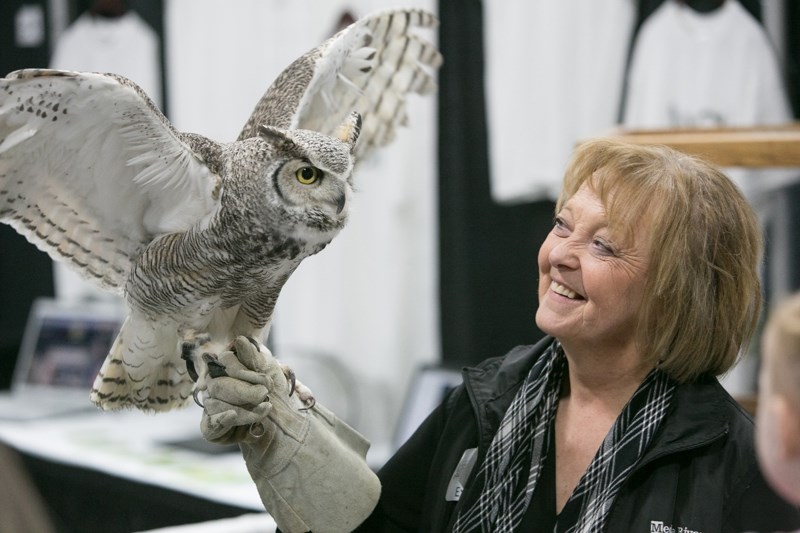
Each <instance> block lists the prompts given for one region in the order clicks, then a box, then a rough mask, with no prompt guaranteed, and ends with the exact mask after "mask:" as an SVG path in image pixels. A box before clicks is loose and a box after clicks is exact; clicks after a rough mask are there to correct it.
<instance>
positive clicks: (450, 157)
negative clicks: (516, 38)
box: [438, 0, 553, 365]
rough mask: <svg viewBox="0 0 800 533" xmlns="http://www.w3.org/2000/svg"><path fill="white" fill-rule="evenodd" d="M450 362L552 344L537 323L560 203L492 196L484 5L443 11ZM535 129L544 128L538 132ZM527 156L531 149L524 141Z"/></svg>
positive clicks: (443, 218) (445, 300) (442, 146)
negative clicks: (542, 256) (543, 268)
mask: <svg viewBox="0 0 800 533" xmlns="http://www.w3.org/2000/svg"><path fill="white" fill-rule="evenodd" d="M439 15H440V17H441V26H440V28H439V39H440V46H441V50H442V53H443V55H444V57H445V61H444V65H443V67H442V70H441V72H440V77H439V83H440V94H439V106H440V107H439V147H438V153H439V219H440V276H439V277H440V304H441V328H442V330H441V333H442V354H443V359H444V362H445V363H446V364H450V365H456V364H469V363H475V362H478V361H480V360H482V359H485V358H487V357H492V356H496V355H503V354H504V353H506V352H507V351H508V350H509V349H510V348H512V347H513V346H515V345H518V344H528V343H532V342H535V341H536V340H537V339H539V338H540V337H541V336H542V333H541V331H539V330H538V328H537V327H536V324H535V322H534V317H535V313H536V307H537V292H536V287H537V279H538V269H537V263H536V256H537V252H538V249H539V245H540V244H541V242H542V241H543V240H544V237H545V235H546V234H547V232H548V231H549V229H550V224H551V221H552V217H553V203H552V202H538V203H532V204H523V205H517V206H501V205H497V204H496V203H494V202H493V201H492V199H491V196H490V189H489V166H488V154H487V137H486V109H485V102H484V89H483V37H482V32H483V28H482V27H483V15H482V7H481V2H480V1H478V0H468V1H455V0H441V1H440V2H439ZM531 126H532V127H535V125H531ZM518 142H519V149H520V150H525V143H526V142H527V141H526V139H519V140H518Z"/></svg>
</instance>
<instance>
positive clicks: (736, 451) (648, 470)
mask: <svg viewBox="0 0 800 533" xmlns="http://www.w3.org/2000/svg"><path fill="white" fill-rule="evenodd" d="M551 341H552V339H551V338H545V339H543V340H542V341H540V342H539V343H537V344H536V345H534V346H521V347H517V348H515V349H514V350H512V351H511V352H510V353H509V354H507V355H506V356H505V357H501V358H494V359H489V360H486V361H484V362H483V363H481V364H480V365H479V366H477V367H475V368H466V369H464V372H463V375H464V385H463V386H461V387H458V388H456V389H455V390H453V391H452V392H451V393H450V394H449V395H448V397H447V399H446V400H445V402H443V404H442V405H441V406H439V407H438V408H437V409H436V410H435V411H434V412H433V413H432V414H431V415H430V416H429V417H428V419H427V420H426V421H425V422H424V423H423V424H422V425H421V426H420V428H419V429H418V430H417V432H416V433H415V434H414V435H413V436H412V437H411V438H410V439H409V440H408V442H406V444H404V445H403V446H402V447H401V448H400V450H398V452H397V453H396V454H395V455H394V456H393V457H392V458H391V459H390V460H389V461H388V462H387V463H386V465H385V466H384V467H383V468H382V469H381V471H380V472H379V473H378V476H379V477H380V479H381V483H382V484H383V490H382V494H381V498H380V502H379V503H378V506H377V507H376V509H375V511H374V513H373V514H372V516H371V517H370V518H369V519H368V520H367V522H365V523H364V524H363V525H362V526H361V527H360V528H359V531H385V532H392V531H424V532H440V531H450V529H451V528H452V525H453V520H454V518H455V512H454V511H455V510H456V506H457V503H458V502H448V501H445V492H446V489H447V485H448V483H449V482H450V478H451V476H452V474H453V471H454V469H455V468H456V466H457V465H458V462H459V460H460V458H461V456H462V454H463V452H464V450H466V449H468V448H475V447H477V448H478V464H480V461H481V460H482V457H483V455H484V454H485V452H486V449H487V447H488V445H489V443H490V442H491V440H492V437H493V436H494V433H495V430H496V428H497V426H498V424H499V422H500V421H501V420H502V418H503V414H504V413H505V411H506V408H507V407H508V406H509V404H510V403H511V401H512V399H513V398H514V395H515V394H516V392H517V389H518V388H519V387H520V385H521V383H522V381H523V380H524V379H525V376H526V375H527V373H528V371H529V370H530V368H531V366H532V365H533V363H534V361H535V360H536V359H537V358H538V357H539V355H540V354H541V353H542V352H543V351H544V349H545V348H546V347H547V345H548V344H549V343H550V342H551ZM477 470H478V466H475V468H473V470H472V476H474V474H475V472H476V471H477ZM479 488H480V487H473V486H470V483H469V481H468V482H467V484H466V485H465V487H464V491H465V493H467V492H468V491H470V490H478V489H479ZM464 499H466V498H462V499H461V500H462V501H463V500H464ZM799 527H800V512H799V511H798V509H797V508H795V507H792V506H790V505H789V504H787V503H785V502H784V501H783V500H781V499H780V498H779V497H778V496H777V495H776V494H775V493H774V492H773V491H772V490H771V489H770V488H769V486H768V485H767V484H766V483H765V481H764V479H763V478H762V476H761V473H760V471H759V468H758V465H757V463H756V457H755V450H754V444H753V421H752V419H751V418H750V417H749V416H748V415H747V414H746V413H745V412H744V411H743V410H742V409H741V407H740V406H739V405H738V404H737V403H736V402H735V401H734V400H733V399H732V398H731V397H730V395H728V393H727V392H726V391H725V390H724V389H723V388H722V386H720V384H719V382H718V381H717V380H716V379H715V378H713V377H708V378H704V379H700V380H698V381H696V382H693V383H689V384H685V385H680V386H679V387H678V388H677V389H676V392H675V395H674V397H673V402H672V406H671V408H670V413H669V414H668V416H667V417H666V418H665V419H664V422H663V425H662V427H661V429H660V430H659V433H658V434H657V435H656V436H655V439H654V441H653V443H652V445H651V448H650V449H649V450H648V451H647V452H646V454H645V456H644V457H643V458H642V460H641V461H640V462H639V464H638V465H637V467H636V470H635V471H634V472H633V473H632V474H631V476H630V477H629V478H628V480H627V481H626V482H625V484H624V485H623V487H622V488H621V489H620V492H619V494H618V495H617V498H616V500H615V502H614V506H613V508H612V510H611V512H610V514H609V524H608V528H607V529H606V531H608V532H611V533H619V532H623V533H628V532H631V533H633V532H636V533H639V532H641V533H671V532H674V533H679V532H680V533H690V532H693V531H694V532H702V533H713V532H736V533H740V532H743V531H762V532H765V531H778V530H781V531H785V530H792V529H797V528H799ZM681 528H683V529H681Z"/></svg>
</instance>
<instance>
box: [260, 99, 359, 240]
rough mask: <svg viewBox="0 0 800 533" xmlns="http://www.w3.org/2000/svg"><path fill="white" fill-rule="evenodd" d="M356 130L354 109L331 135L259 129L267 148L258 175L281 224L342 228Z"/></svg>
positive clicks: (332, 228) (351, 171)
mask: <svg viewBox="0 0 800 533" xmlns="http://www.w3.org/2000/svg"><path fill="white" fill-rule="evenodd" d="M360 130H361V116H360V115H359V114H358V113H352V114H351V115H350V116H349V117H348V118H347V119H346V120H345V121H344V122H343V123H342V124H341V125H340V126H339V128H338V130H337V134H336V135H335V136H333V137H331V136H328V135H323V134H321V133H318V132H315V131H309V130H285V129H280V128H274V127H270V126H261V127H260V128H259V133H260V137H261V139H262V140H263V141H264V142H266V144H267V145H268V146H269V147H270V150H269V152H271V157H270V163H269V165H268V167H267V168H265V169H263V170H264V174H263V175H262V177H263V178H265V180H266V181H265V183H264V185H265V186H266V187H267V188H268V193H269V194H267V197H268V200H269V204H270V207H271V209H278V210H279V211H280V212H281V218H282V220H283V221H284V222H293V223H296V225H299V226H303V227H306V228H309V229H312V230H319V231H323V232H327V231H331V230H338V229H341V227H342V226H344V223H345V221H346V219H347V211H348V209H347V207H348V204H349V201H350V196H351V195H352V192H353V187H352V173H353V164H354V157H353V152H354V150H355V145H356V142H357V141H358V135H359V132H360Z"/></svg>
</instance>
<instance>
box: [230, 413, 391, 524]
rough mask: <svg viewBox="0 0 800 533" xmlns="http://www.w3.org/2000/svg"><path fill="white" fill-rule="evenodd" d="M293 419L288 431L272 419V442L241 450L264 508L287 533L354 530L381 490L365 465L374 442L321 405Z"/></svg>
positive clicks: (249, 444) (252, 442) (256, 441)
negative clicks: (367, 454) (370, 446)
mask: <svg viewBox="0 0 800 533" xmlns="http://www.w3.org/2000/svg"><path fill="white" fill-rule="evenodd" d="M275 411H282V409H273V410H272V412H271V413H270V415H271V416H270V417H269V418H273V416H272V415H273V413H275ZM295 414H296V415H297V416H295ZM290 418H291V421H290V422H289V423H288V424H287V425H286V429H287V430H288V431H285V430H284V428H283V427H282V425H281V424H279V423H278V421H277V420H273V422H274V423H275V425H274V426H273V428H274V430H275V431H277V432H278V433H277V434H276V435H274V436H273V438H271V439H269V438H268V439H263V442H262V439H247V440H246V441H243V442H241V443H240V445H239V446H240V448H241V450H242V455H243V456H244V459H245V463H246V464H247V469H248V471H249V472H250V476H251V477H252V478H253V481H254V482H255V484H256V487H257V488H258V492H259V495H260V496H261V501H262V502H263V503H264V507H265V508H266V509H267V511H269V513H270V514H271V515H272V516H273V518H274V519H275V521H276V523H277V524H278V527H279V528H280V529H281V530H282V531H285V532H286V533H301V532H304V531H314V532H315V533H325V532H326V531H330V532H337V531H338V532H340V531H351V530H353V529H355V528H356V526H358V525H359V524H360V523H361V522H363V521H364V520H365V519H366V518H367V517H368V516H369V515H370V513H371V512H372V510H373V509H374V508H375V505H376V504H377V502H378V497H379V496H380V490H381V488H380V482H379V481H378V478H377V476H376V475H375V474H374V473H373V472H372V470H370V468H369V467H368V465H367V464H366V461H365V457H366V453H367V450H368V449H369V442H368V441H367V440H366V439H365V438H364V437H363V436H361V435H360V434H359V433H358V432H357V431H355V430H354V429H353V428H351V427H350V426H349V425H347V424H346V423H344V422H343V421H341V420H339V419H338V417H336V416H335V415H334V414H333V413H332V412H331V411H329V410H328V409H326V408H325V407H323V406H322V405H319V404H317V405H315V406H314V407H313V408H311V409H309V410H307V411H300V412H297V411H294V413H292V414H291V415H290Z"/></svg>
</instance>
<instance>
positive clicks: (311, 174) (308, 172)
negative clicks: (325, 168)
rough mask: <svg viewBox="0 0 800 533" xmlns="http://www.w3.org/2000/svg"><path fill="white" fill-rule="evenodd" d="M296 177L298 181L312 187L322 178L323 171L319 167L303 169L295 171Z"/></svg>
mask: <svg viewBox="0 0 800 533" xmlns="http://www.w3.org/2000/svg"><path fill="white" fill-rule="evenodd" d="M294 175H295V177H296V178H297V181H299V182H300V183H302V184H303V185H311V184H312V183H315V182H316V181H317V180H318V179H319V178H320V177H321V176H322V171H321V170H320V169H318V168H317V167H301V168H298V169H297V170H296V171H295V173H294Z"/></svg>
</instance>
